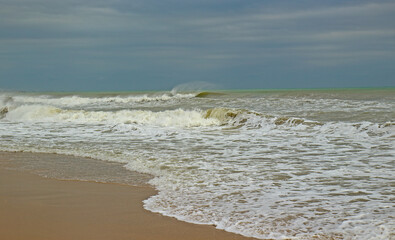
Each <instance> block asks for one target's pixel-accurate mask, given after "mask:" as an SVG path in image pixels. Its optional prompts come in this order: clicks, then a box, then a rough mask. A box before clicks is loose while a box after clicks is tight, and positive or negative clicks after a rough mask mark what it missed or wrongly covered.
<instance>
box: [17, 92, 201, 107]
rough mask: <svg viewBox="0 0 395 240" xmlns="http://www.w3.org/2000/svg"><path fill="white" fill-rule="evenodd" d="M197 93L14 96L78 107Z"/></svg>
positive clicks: (26, 100) (20, 100)
mask: <svg viewBox="0 0 395 240" xmlns="http://www.w3.org/2000/svg"><path fill="white" fill-rule="evenodd" d="M195 95H196V94H193V93H188V94H181V93H178V94H174V95H173V94H169V93H163V94H155V95H149V94H138V95H118V96H107V95H103V96H97V97H87V96H78V95H71V96H51V95H16V96H13V97H12V98H13V101H14V102H16V103H19V104H44V105H53V106H57V107H76V106H86V105H95V106H96V105H98V106H103V105H105V104H112V105H116V104H133V103H145V102H163V101H170V100H175V99H184V98H193V97H195Z"/></svg>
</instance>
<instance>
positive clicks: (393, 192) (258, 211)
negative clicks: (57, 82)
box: [0, 89, 395, 240]
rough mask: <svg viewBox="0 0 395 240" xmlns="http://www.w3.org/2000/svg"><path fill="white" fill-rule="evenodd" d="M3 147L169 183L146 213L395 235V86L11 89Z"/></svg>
mask: <svg viewBox="0 0 395 240" xmlns="http://www.w3.org/2000/svg"><path fill="white" fill-rule="evenodd" d="M0 150H1V151H17V152H41V153H57V154H67V155H73V156H75V157H74V158H72V159H71V160H70V161H69V162H68V163H67V164H65V165H54V166H56V167H53V168H52V169H51V170H50V171H54V172H58V173H62V174H63V175H62V176H63V177H65V178H67V177H69V178H73V176H74V175H73V176H67V175H68V171H67V169H69V168H70V167H74V168H75V169H79V172H78V177H75V176H77V175H75V176H74V178H80V179H84V175H89V176H90V177H92V176H93V178H94V177H95V176H97V178H98V179H99V180H101V181H109V182H111V181H115V182H122V178H127V177H125V176H127V175H128V173H130V175H131V176H137V178H140V177H141V179H144V181H148V183H149V184H151V185H152V186H154V187H155V188H156V189H157V190H158V194H157V195H155V196H152V197H151V198H149V199H147V200H146V201H145V202H144V207H145V208H146V209H148V210H150V211H152V212H158V213H161V214H163V215H167V216H173V217H176V218H178V219H180V220H182V221H187V222H192V223H197V224H211V225H215V226H216V227H217V228H219V229H224V230H226V231H230V232H235V233H240V234H243V235H245V236H253V237H256V238H262V239H264V238H274V239H283V238H291V239H358V240H359V239H395V171H394V170H395V89H344V90H270V91H269V90H261V91H218V92H177V91H172V92H141V93H138V92H132V93H27V92H7V91H3V92H0ZM78 157H90V158H93V159H98V160H102V161H104V162H103V163H107V164H110V165H111V164H118V165H120V166H122V167H121V169H122V170H123V172H122V171H120V170H117V171H109V172H107V173H106V174H107V175H106V177H105V178H104V179H102V178H101V176H103V173H102V172H101V170H98V169H99V168H95V164H96V163H97V162H99V161H95V160H92V161H90V160H89V161H88V160H84V159H86V158H78ZM42 159H44V160H42ZM42 159H41V161H46V160H45V158H42ZM54 159H55V160H54V161H55V162H56V161H57V160H56V158H54ZM29 161H30V162H26V161H25V162H23V164H25V165H26V166H28V168H31V167H32V166H33V168H34V166H35V165H37V166H41V165H40V164H42V162H40V161H39V160H38V159H36V161H33V160H29ZM48 161H50V160H48ZM85 161H86V162H85ZM110 165H108V166H107V165H106V166H105V167H102V169H107V168H108V169H109V168H111V166H112V165H111V166H110ZM50 171H49V172H50ZM121 172H122V173H121ZM135 172H139V173H141V175H135ZM46 174H49V175H51V174H50V173H48V171H47V172H46ZM147 174H148V175H150V176H151V177H146V176H148V175H147ZM55 175H56V174H55ZM120 179H121V180H120ZM125 181H126V180H125ZM126 182H127V181H126ZM133 184H137V185H138V184H143V183H138V181H137V182H135V183H133Z"/></svg>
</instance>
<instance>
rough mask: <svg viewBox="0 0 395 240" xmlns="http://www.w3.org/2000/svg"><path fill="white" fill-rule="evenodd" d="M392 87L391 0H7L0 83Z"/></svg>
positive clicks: (394, 24) (127, 87)
mask: <svg viewBox="0 0 395 240" xmlns="http://www.w3.org/2000/svg"><path fill="white" fill-rule="evenodd" d="M195 81H204V82H208V83H212V84H215V85H216V86H217V87H218V88H221V89H241V88H244V89H245V88H325V87H331V88H332V87H385V86H392V87H393V86H395V2H394V1H393V0H391V1H374V0H370V1H364V0H349V1H344V0H342V1H340V0H332V1H324V0H300V1H294V0H290V1H274V0H0V89H12V90H36V91H37V90H42V91H48V90H56V91H116V90H124V91H133V90H168V89H172V88H173V87H174V86H176V85H178V84H182V83H187V82H195Z"/></svg>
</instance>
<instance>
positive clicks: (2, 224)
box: [0, 164, 252, 240]
mask: <svg viewBox="0 0 395 240" xmlns="http://www.w3.org/2000/svg"><path fill="white" fill-rule="evenodd" d="M0 165H1V164H0ZM153 194H155V190H154V189H152V188H149V187H131V186H127V185H120V184H108V183H95V182H81V181H62V180H56V179H49V178H43V177H40V176H37V175H34V174H31V173H27V172H21V171H16V170H8V169H5V168H4V167H2V168H0V239H7V240H16V239H24V240H52V239H53V240H63V239H68V240H79V239H81V240H82V239H83V240H89V239H92V240H93V239H94V240H100V239H105V240H112V239H114V240H121V239H136V240H140V239H141V240H144V239H155V240H158V239H163V240H166V239H172V240H177V239H183V240H187V239H188V240H189V239H205V240H206V239H207V240H208V239H252V238H245V237H243V236H240V235H237V234H232V233H228V232H225V231H222V230H218V229H215V227H213V226H207V225H195V224H189V223H185V222H181V221H178V220H176V219H174V218H170V217H165V216H162V215H159V214H155V213H151V212H148V211H146V210H144V209H143V206H142V204H143V203H142V201H143V200H144V199H147V198H148V197H149V196H151V195H153Z"/></svg>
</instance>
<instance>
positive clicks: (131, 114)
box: [0, 104, 395, 134]
mask: <svg viewBox="0 0 395 240" xmlns="http://www.w3.org/2000/svg"><path fill="white" fill-rule="evenodd" d="M0 117H1V118H3V119H5V120H8V121H12V122H70V123H78V124H103V123H104V124H110V125H117V124H134V125H151V126H159V127H184V128H185V127H209V126H217V127H221V126H222V127H225V128H229V129H232V128H236V129H237V128H243V127H244V128H247V129H261V128H263V129H267V130H268V131H270V130H275V129H280V130H281V129H282V130H286V129H294V130H298V129H299V130H302V129H307V128H311V130H312V131H320V132H329V131H356V132H365V133H368V134H371V133H372V134H378V133H385V132H390V130H391V129H393V128H394V127H395V124H394V123H393V122H388V123H384V124H377V123H369V122H363V123H344V122H343V123H336V122H332V123H331V122H329V123H325V124H324V123H320V122H316V121H310V120H306V119H302V118H295V117H288V116H273V115H270V114H263V113H258V112H254V111H249V110H246V109H231V108H211V109H207V110H199V109H197V110H183V109H176V110H166V111H158V112H154V111H149V110H119V111H88V110H69V109H62V108H58V107H54V106H50V105H40V104H31V105H27V104H25V105H20V106H7V107H3V108H2V109H0Z"/></svg>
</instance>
